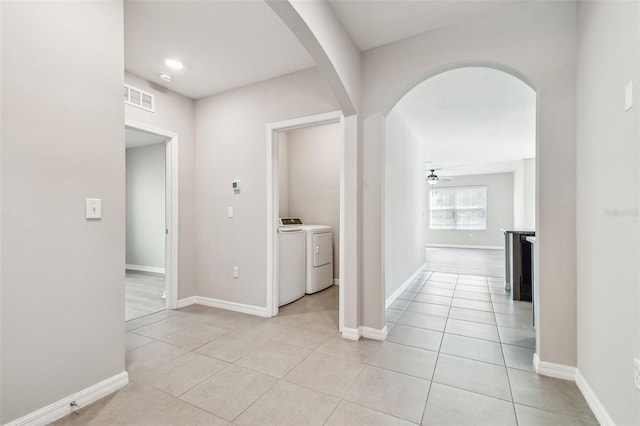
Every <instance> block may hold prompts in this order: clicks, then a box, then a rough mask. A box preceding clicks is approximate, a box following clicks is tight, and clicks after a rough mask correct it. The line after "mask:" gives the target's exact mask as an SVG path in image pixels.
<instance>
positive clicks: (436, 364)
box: [420, 275, 458, 424]
mask: <svg viewBox="0 0 640 426" xmlns="http://www.w3.org/2000/svg"><path fill="white" fill-rule="evenodd" d="M457 280H458V275H456V281H457ZM425 285H427V284H426V283H425ZM456 287H457V284H454V287H453V291H454V294H455V289H456ZM450 312H451V306H449V310H448V311H447V317H446V319H445V321H444V328H443V329H442V336H441V338H440V345H439V346H438V355H437V356H436V361H435V362H434V364H433V371H432V373H431V379H430V380H429V389H428V390H427V398H426V399H425V401H424V407H423V408H422V416H421V417H420V424H422V423H424V421H425V417H424V416H425V415H426V414H427V404H428V403H429V396H430V395H431V388H432V386H433V380H434V378H435V375H436V369H437V368H438V361H439V360H440V354H441V352H440V351H441V350H442V343H443V342H444V334H445V333H446V331H447V324H448V322H449V313H450ZM436 383H437V382H436Z"/></svg>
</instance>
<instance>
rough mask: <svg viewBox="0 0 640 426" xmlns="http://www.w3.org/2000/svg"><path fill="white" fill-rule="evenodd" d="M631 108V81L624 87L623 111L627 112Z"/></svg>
mask: <svg viewBox="0 0 640 426" xmlns="http://www.w3.org/2000/svg"><path fill="white" fill-rule="evenodd" d="M632 106H633V80H631V81H629V82H628V83H627V85H626V86H624V110H625V111H629V110H630V109H631V107H632Z"/></svg>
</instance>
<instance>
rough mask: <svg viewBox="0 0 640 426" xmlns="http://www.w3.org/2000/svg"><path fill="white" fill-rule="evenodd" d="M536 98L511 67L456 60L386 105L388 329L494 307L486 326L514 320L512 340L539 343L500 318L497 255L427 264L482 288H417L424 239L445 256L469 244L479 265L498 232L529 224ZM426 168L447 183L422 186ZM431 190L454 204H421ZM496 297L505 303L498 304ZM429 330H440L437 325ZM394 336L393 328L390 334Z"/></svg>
mask: <svg viewBox="0 0 640 426" xmlns="http://www.w3.org/2000/svg"><path fill="white" fill-rule="evenodd" d="M536 104H537V91H536V88H535V85H534V84H532V83H531V82H530V81H528V80H527V79H526V78H525V77H524V76H523V75H522V74H521V73H519V72H518V71H517V70H513V69H510V68H509V67H506V66H503V65H501V64H495V63H456V64H450V65H447V66H443V67H440V68H438V69H435V70H432V71H430V72H428V73H426V74H424V75H423V76H422V78H421V79H420V80H419V81H416V82H414V83H413V84H411V85H410V86H408V87H407V88H406V89H404V90H403V91H402V93H400V94H399V95H398V97H397V98H396V99H395V101H394V103H393V105H391V107H390V108H389V109H388V110H387V111H386V114H385V117H384V121H385V123H384V127H385V130H384V134H385V138H384V144H383V153H384V154H383V157H384V158H383V170H384V173H383V175H384V178H383V200H384V202H383V213H382V216H383V228H384V231H383V241H384V242H383V249H382V250H383V252H382V257H383V265H384V268H383V281H384V288H385V289H384V296H383V297H384V300H385V308H390V310H389V311H386V313H387V322H389V319H390V318H391V319H393V321H391V323H393V324H394V327H395V324H396V321H399V322H398V324H400V325H401V327H400V328H403V327H405V326H411V324H414V325H415V320H416V318H415V317H416V315H419V314H431V313H434V314H437V315H444V316H445V317H448V315H449V313H450V311H449V309H450V308H453V309H452V310H451V313H452V314H453V311H454V310H455V313H456V315H458V316H459V317H460V316H462V317H464V315H462V314H464V313H466V311H465V309H467V308H469V309H473V310H477V311H478V312H490V313H491V315H494V311H495V312H496V313H497V314H496V316H494V317H493V319H491V318H488V319H487V320H486V323H487V324H492V325H493V326H495V327H496V329H495V331H496V335H497V331H498V327H506V326H513V327H515V328H517V331H516V332H514V334H516V335H518V339H519V343H520V344H522V345H524V346H531V345H533V343H534V341H535V342H539V340H540V339H539V338H538V336H535V334H534V333H536V331H534V330H533V328H529V327H530V324H531V322H529V323H527V321H528V319H527V318H526V317H522V315H519V316H518V317H517V318H516V317H515V316H514V317H506V316H505V315H507V313H509V314H515V313H516V311H517V312H518V313H519V312H520V311H518V309H516V308H514V305H513V302H511V300H512V297H511V293H510V292H507V291H505V289H504V282H502V281H498V279H497V278H493V277H495V276H498V275H501V276H504V275H505V274H504V263H503V262H504V261H502V262H499V264H496V263H495V262H494V264H493V265H492V268H488V269H487V268H484V269H483V268H480V269H474V268H473V267H471V265H470V261H469V259H470V258H469V257H467V258H466V264H465V265H461V264H459V263H458V264H457V265H455V262H454V263H452V265H451V267H452V268H453V269H451V270H447V269H446V268H443V264H442V263H441V264H439V265H437V266H435V268H436V269H437V268H438V267H439V268H440V269H441V270H440V272H443V273H445V274H446V273H449V274H451V275H456V276H457V274H458V273H463V274H465V275H473V274H477V275H478V276H491V277H492V278H491V281H487V280H485V281H484V282H485V286H484V288H482V289H480V288H466V283H462V284H461V287H460V288H461V290H460V291H458V290H455V289H456V286H455V285H452V284H448V283H447V284H446V285H445V283H443V285H442V288H439V289H437V290H434V291H431V289H428V288H427V287H423V285H424V283H425V281H426V279H427V278H429V273H430V272H431V271H430V270H429V269H433V268H434V265H433V264H432V265H429V264H428V263H425V262H426V259H425V251H426V250H427V248H426V247H425V243H426V244H431V245H433V246H439V247H447V249H444V250H445V251H446V250H449V252H448V254H449V255H451V254H452V252H456V253H455V254H454V255H462V250H463V249H465V250H471V251H469V252H465V254H464V255H465V256H470V253H475V254H478V253H480V254H482V256H480V258H479V259H481V261H483V262H484V261H485V260H486V259H487V258H488V257H487V256H489V255H488V253H491V252H496V250H493V249H496V248H497V249H500V248H501V247H503V241H504V236H503V234H502V232H501V230H500V229H501V228H504V229H532V230H533V229H537V226H536V206H537V193H536V185H535V175H536V163H535V157H536V145H537V144H536V139H537V135H536V122H537V113H536ZM430 169H435V170H436V173H435V175H441V176H442V175H447V176H449V177H451V178H452V179H453V180H452V181H451V182H444V181H442V180H441V181H440V182H438V183H437V184H435V185H434V186H431V185H429V184H428V183H427V181H426V180H425V177H426V174H430ZM425 173H426V174H425ZM431 183H435V182H431ZM430 193H431V197H432V198H433V194H437V195H438V197H440V198H439V200H440V201H439V202H440V203H444V204H447V203H448V202H449V201H452V200H454V199H455V200H456V201H455V204H456V206H451V205H447V206H437V208H434V206H433V205H431V208H430V203H431V204H433V203H435V202H436V201H435V199H432V200H431V202H430V200H429V194H430ZM469 194H472V195H471V197H477V200H476V201H474V202H473V203H472V204H474V205H473V206H472V205H465V203H467V204H468V203H469V201H468V200H467V201H464V198H465V197H468V196H469ZM443 196H446V197H445V198H446V199H447V200H448V201H447V202H444V201H443V200H442V197H443ZM451 197H453V198H451ZM478 197H479V198H478ZM480 200H481V201H480ZM460 203H462V204H460ZM478 203H482V205H480V204H478ZM476 204H478V205H476ZM418 248H420V250H418ZM492 259H496V257H493V258H492ZM425 265H426V266H427V268H425ZM456 268H458V269H457V270H456ZM454 272H456V274H453V273H454ZM448 279H449V278H447V279H443V280H442V281H447V280H448ZM465 279H466V278H465ZM453 284H455V282H454V283H453ZM501 286H502V288H500V287H501ZM534 288H536V289H537V287H534ZM423 290H424V291H423ZM468 290H478V292H479V293H482V292H483V291H484V292H485V293H483V294H474V293H472V292H469V291H468ZM454 291H455V292H454ZM414 293H416V294H415V296H414ZM501 302H505V303H507V302H510V303H509V306H502V305H500V304H497V303H501ZM529 306H530V305H529ZM442 307H444V308H446V311H447V312H444V311H445V309H444V308H442ZM536 307H537V305H536ZM394 308H397V309H395V310H394ZM527 309H528V308H527ZM525 310H526V309H525ZM478 316H479V317H481V316H482V315H480V314H479V315H478ZM536 316H537V314H536ZM404 317H406V320H403V319H402V318H404ZM409 317H411V318H409ZM531 317H533V314H532V313H531ZM531 320H532V318H531ZM529 321H530V320H529ZM403 323H404V324H403ZM439 324H440V323H439ZM440 327H441V328H442V329H439V328H440ZM518 327H519V328H518ZM427 328H428V327H427ZM433 329H434V330H435V329H438V330H437V331H440V332H444V331H445V330H444V325H442V326H441V325H438V326H437V327H435V328H433ZM523 330H528V331H523ZM504 332H505V334H507V333H510V332H511V331H510V330H506V329H505V330H504ZM394 338H396V337H395V336H394V335H393V331H392V332H391V334H390V336H389V339H390V340H393V339H394ZM534 348H535V346H534V347H531V348H530V350H531V352H533V349H534ZM536 349H537V350H536V352H538V353H539V348H536ZM532 358H533V353H531V359H532Z"/></svg>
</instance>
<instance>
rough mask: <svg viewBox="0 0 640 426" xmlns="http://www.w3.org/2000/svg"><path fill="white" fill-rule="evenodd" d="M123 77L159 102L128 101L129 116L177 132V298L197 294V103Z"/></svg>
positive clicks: (127, 110)
mask: <svg viewBox="0 0 640 426" xmlns="http://www.w3.org/2000/svg"><path fill="white" fill-rule="evenodd" d="M124 78H125V82H126V83H127V84H129V85H131V86H134V87H137V88H138V89H141V90H144V91H146V92H149V93H151V94H153V95H154V97H155V104H156V109H155V112H149V111H146V110H143V109H140V108H136V107H134V106H131V105H125V116H126V118H127V119H128V120H133V121H136V122H139V123H143V124H147V125H150V126H153V127H157V128H160V129H164V130H168V131H171V132H174V133H177V134H178V138H179V143H178V158H179V159H178V162H179V176H178V178H179V184H178V185H179V188H178V189H179V197H180V200H179V219H180V225H179V241H178V250H179V255H178V298H179V299H183V298H186V297H190V296H195V295H196V264H195V258H196V255H195V235H196V227H195V150H196V145H195V135H194V120H195V103H194V101H193V100H192V99H190V98H187V97H185V96H182V95H180V94H178V93H176V92H173V91H171V90H168V89H165V88H164V87H161V86H158V85H156V84H153V83H151V82H149V81H147V80H145V79H142V78H140V77H138V76H136V75H133V74H131V73H128V72H125V75H124ZM229 185H231V184H229Z"/></svg>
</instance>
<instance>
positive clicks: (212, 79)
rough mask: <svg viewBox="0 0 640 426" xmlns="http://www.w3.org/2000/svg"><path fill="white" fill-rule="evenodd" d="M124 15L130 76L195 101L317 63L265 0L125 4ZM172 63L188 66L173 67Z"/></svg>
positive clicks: (137, 2)
mask: <svg viewBox="0 0 640 426" xmlns="http://www.w3.org/2000/svg"><path fill="white" fill-rule="evenodd" d="M124 12H125V13H124V16H125V19H124V23H125V26H124V28H125V68H126V69H127V71H129V72H131V73H133V74H136V75H138V76H140V77H143V78H145V79H147V80H149V81H152V82H154V83H157V84H159V85H161V86H164V87H167V88H169V89H172V90H174V91H176V92H178V93H181V94H183V95H185V96H188V97H190V98H194V99H197V98H201V97H204V96H208V95H211V94H214V93H219V92H223V91H226V90H230V89H233V88H236V87H241V86H246V85H249V84H252V83H256V82H258V81H263V80H268V79H270V78H274V77H277V76H280V75H284V74H288V73H291V72H294V71H299V70H302V69H305V68H310V67H313V66H315V64H314V62H313V60H312V59H311V57H310V56H309V54H308V53H307V52H306V50H305V49H304V48H303V47H302V46H301V45H300V43H299V42H298V40H297V39H296V38H295V37H294V36H293V34H292V33H291V32H290V31H289V29H288V28H287V27H286V26H285V25H284V24H283V23H282V21H280V18H278V17H277V16H276V15H275V13H274V12H272V11H271V9H270V8H269V7H268V6H267V5H266V3H264V2H263V1H132V0H127V1H125V6H124ZM167 58H175V59H178V60H180V61H182V62H183V64H184V68H183V69H182V70H180V71H173V70H170V69H169V68H168V67H166V66H165V65H164V60H165V59H167ZM161 72H169V73H170V74H171V75H172V76H173V80H172V81H171V82H170V83H166V82H164V81H163V80H161V79H160V77H159V73H161Z"/></svg>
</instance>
